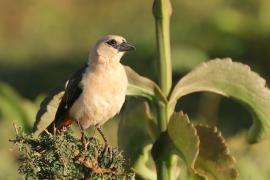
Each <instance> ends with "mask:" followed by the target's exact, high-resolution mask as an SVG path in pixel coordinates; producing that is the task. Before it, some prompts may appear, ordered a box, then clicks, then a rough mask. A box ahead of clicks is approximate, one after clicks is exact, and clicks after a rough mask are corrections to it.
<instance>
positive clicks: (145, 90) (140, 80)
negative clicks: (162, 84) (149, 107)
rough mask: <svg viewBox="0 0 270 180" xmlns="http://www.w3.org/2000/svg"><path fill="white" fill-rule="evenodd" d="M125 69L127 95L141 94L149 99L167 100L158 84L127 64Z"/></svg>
mask: <svg viewBox="0 0 270 180" xmlns="http://www.w3.org/2000/svg"><path fill="white" fill-rule="evenodd" d="M125 70H126V74H127V77H128V90H127V95H129V96H142V97H145V98H147V99H149V100H151V101H161V102H166V101H167V100H166V98H165V96H164V95H163V93H162V92H161V90H160V88H159V87H158V85H157V84H156V83H154V82H153V81H152V80H150V79H148V78H146V77H143V76H141V75H139V74H138V73H136V72H135V71H134V70H132V69H131V68H130V67H128V66H125Z"/></svg>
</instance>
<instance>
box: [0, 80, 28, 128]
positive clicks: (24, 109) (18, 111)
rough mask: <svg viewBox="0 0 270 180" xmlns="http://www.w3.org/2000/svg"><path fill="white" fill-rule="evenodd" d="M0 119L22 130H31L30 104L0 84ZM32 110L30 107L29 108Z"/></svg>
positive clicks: (9, 88)
mask: <svg viewBox="0 0 270 180" xmlns="http://www.w3.org/2000/svg"><path fill="white" fill-rule="evenodd" d="M0 99H1V100H0V117H2V118H3V119H5V120H8V121H14V122H15V123H16V124H18V125H21V126H22V127H23V128H24V130H26V131H30V130H31V126H32V124H31V122H32V120H31V116H29V115H30V114H29V113H30V112H29V111H30V106H33V105H32V104H31V105H30V103H31V102H29V101H27V100H26V99H23V98H22V97H21V96H20V95H19V94H18V93H17V92H16V91H15V90H14V89H13V88H12V87H11V86H9V85H8V84H6V83H2V82H1V83H0ZM26 103H27V104H26ZM31 108H32V107H31Z"/></svg>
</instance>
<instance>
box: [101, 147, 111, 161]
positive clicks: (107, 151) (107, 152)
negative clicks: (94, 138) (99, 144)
mask: <svg viewBox="0 0 270 180" xmlns="http://www.w3.org/2000/svg"><path fill="white" fill-rule="evenodd" d="M112 156H113V147H111V146H110V145H108V144H107V143H106V144H105V146H104V150H103V152H102V158H105V157H109V161H112V159H113V157H112Z"/></svg>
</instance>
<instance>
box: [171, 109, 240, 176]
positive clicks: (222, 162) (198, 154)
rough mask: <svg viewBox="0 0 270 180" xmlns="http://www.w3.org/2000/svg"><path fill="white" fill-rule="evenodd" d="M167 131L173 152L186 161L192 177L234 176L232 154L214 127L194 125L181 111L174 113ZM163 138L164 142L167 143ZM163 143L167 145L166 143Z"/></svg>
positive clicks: (235, 173) (235, 174)
mask: <svg viewBox="0 0 270 180" xmlns="http://www.w3.org/2000/svg"><path fill="white" fill-rule="evenodd" d="M167 133H168V135H169V137H170V141H171V142H172V143H173V144H174V148H175V150H176V154H178V155H179V156H180V157H181V158H182V159H183V160H184V161H185V163H186V165H187V168H188V170H189V174H190V175H192V177H193V179H209V180H225V179H226V180H234V179H236V178H237V175H238V174H237V172H236V169H235V161H234V158H233V157H232V156H231V155H230V154H229V150H228V149H227V147H226V145H225V140H224V138H223V137H222V136H221V133H220V132H218V131H217V129H216V128H210V127H206V126H202V125H197V126H196V127H194V126H193V124H192V123H191V122H190V120H189V118H188V116H187V115H184V114H183V113H182V112H180V113H174V114H173V115H172V117H171V119H170V122H169V124H168V130H167ZM170 141H167V143H170ZM166 147H170V145H169V144H167V145H166Z"/></svg>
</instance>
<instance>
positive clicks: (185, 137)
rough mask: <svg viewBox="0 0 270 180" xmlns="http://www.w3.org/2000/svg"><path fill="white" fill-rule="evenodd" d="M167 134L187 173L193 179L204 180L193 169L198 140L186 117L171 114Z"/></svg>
mask: <svg viewBox="0 0 270 180" xmlns="http://www.w3.org/2000/svg"><path fill="white" fill-rule="evenodd" d="M167 132H168V135H169V137H170V139H171V141H172V142H173V144H174V146H175V149H176V152H177V154H178V155H179V156H180V157H181V158H183V160H184V161H185V163H186V165H187V167H188V170H189V173H190V174H191V175H192V176H193V177H194V178H195V179H204V176H203V174H199V173H198V172H197V171H196V169H195V163H196V159H197V157H198V154H199V143H200V140H199V137H198V135H197V131H196V129H195V128H194V126H193V125H192V123H191V122H190V120H189V118H188V116H187V115H184V114H183V112H179V113H173V115H172V116H171V118H170V122H169V124H168V130H167Z"/></svg>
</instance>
